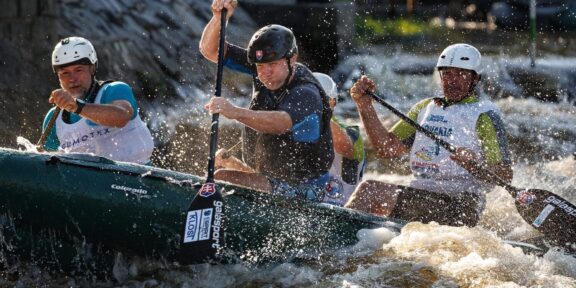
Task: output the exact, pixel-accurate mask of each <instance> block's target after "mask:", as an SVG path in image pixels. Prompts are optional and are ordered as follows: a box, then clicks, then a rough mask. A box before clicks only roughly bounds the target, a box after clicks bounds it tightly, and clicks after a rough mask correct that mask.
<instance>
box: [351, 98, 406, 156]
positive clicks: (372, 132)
mask: <svg viewBox="0 0 576 288" xmlns="http://www.w3.org/2000/svg"><path fill="white" fill-rule="evenodd" d="M357 107H358V111H359V113H360V119H362V123H364V127H365V129H366V134H367V135H368V140H370V142H371V143H372V145H373V146H374V149H375V150H376V153H377V155H378V156H379V157H380V158H394V157H400V156H402V155H403V154H405V153H406V152H407V151H408V150H407V148H406V146H404V144H403V143H402V142H401V141H400V140H399V139H398V138H397V137H396V136H395V135H394V134H392V133H390V132H388V130H387V129H386V128H385V127H384V125H382V122H380V120H379V119H378V114H376V110H374V106H372V104H371V103H370V104H369V105H363V106H360V105H358V106H357Z"/></svg>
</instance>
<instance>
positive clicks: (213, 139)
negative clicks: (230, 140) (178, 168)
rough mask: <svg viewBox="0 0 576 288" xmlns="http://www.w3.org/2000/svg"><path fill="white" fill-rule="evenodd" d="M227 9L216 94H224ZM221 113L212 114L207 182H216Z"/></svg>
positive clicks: (222, 31)
mask: <svg viewBox="0 0 576 288" xmlns="http://www.w3.org/2000/svg"><path fill="white" fill-rule="evenodd" d="M226 14H227V11H226V9H223V10H222V14H221V16H220V42H219V46H218V70H217V72H216V92H215V93H214V95H215V96H217V97H220V95H221V94H222V72H223V71H224V44H225V43H226V42H225V34H226ZM219 117H220V114H219V113H215V114H212V124H211V125H210V154H209V156H208V177H206V182H208V183H214V165H215V160H216V149H217V148H218V147H217V144H218V121H219Z"/></svg>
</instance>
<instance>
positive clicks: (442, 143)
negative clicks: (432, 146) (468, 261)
mask: <svg viewBox="0 0 576 288" xmlns="http://www.w3.org/2000/svg"><path fill="white" fill-rule="evenodd" d="M367 94H368V95H369V96H370V97H372V99H374V100H376V101H377V102H378V103H380V104H382V106H384V107H386V108H388V109H389V110H390V111H392V113H394V114H396V116H398V117H400V119H402V120H404V121H405V122H406V123H408V124H410V126H412V127H414V128H416V130H418V131H419V132H421V133H423V134H424V135H426V137H428V138H430V139H432V140H434V141H435V142H436V143H438V145H440V146H442V147H443V148H444V149H446V150H448V152H450V153H452V154H456V147H454V146H453V145H452V144H450V143H448V142H446V141H444V140H443V139H442V138H440V137H438V135H436V134H434V133H432V132H430V131H428V130H426V129H425V128H424V127H422V125H420V124H418V123H416V122H415V121H414V120H412V119H410V118H409V117H408V116H406V115H404V114H403V113H402V112H400V111H398V109H396V108H394V107H393V106H392V105H390V104H388V103H387V102H386V101H385V100H384V99H382V98H381V97H379V96H377V95H376V94H374V93H372V92H369V91H368V92H367ZM469 164H471V165H473V166H474V168H475V169H476V171H477V174H479V175H480V176H488V177H482V178H481V179H484V180H486V181H490V182H493V183H492V184H496V185H499V186H502V187H504V188H505V189H506V190H507V191H508V192H510V193H511V194H512V196H513V197H516V195H517V194H518V192H519V191H520V189H518V188H516V187H514V186H512V185H510V184H508V183H506V181H504V179H502V178H500V176H498V175H496V174H494V172H492V171H490V170H488V169H485V168H484V167H483V166H482V165H480V164H479V163H477V162H470V163H469Z"/></svg>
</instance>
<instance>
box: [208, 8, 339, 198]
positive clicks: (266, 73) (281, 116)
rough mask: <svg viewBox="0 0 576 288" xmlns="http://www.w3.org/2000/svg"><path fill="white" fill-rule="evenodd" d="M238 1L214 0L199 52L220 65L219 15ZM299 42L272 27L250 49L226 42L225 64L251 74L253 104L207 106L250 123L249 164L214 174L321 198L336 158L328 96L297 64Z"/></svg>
mask: <svg viewBox="0 0 576 288" xmlns="http://www.w3.org/2000/svg"><path fill="white" fill-rule="evenodd" d="M236 5H237V2H236V1H231V0H226V1H220V0H215V1H214V2H213V3H212V13H213V16H212V19H211V20H210V22H209V23H208V24H207V25H206V27H205V29H204V32H203V34H202V38H201V40H200V52H201V53H202V55H204V57H206V58H207V59H209V60H211V61H213V62H216V61H217V56H218V40H219V37H218V36H219V31H220V17H221V11H222V9H223V8H226V9H227V10H228V17H230V16H231V15H232V14H233V13H234V9H235V8H236ZM297 57H298V47H297V45H296V39H295V38H294V35H293V34H292V31H290V29H288V28H286V27H284V26H281V25H268V26H265V27H263V28H261V29H260V30H258V31H257V32H256V33H255V34H254V35H253V36H252V39H251V40H250V43H249V45H248V49H244V48H241V47H238V46H235V45H232V44H229V43H226V45H225V61H226V62H225V65H226V67H228V68H231V69H233V70H236V71H238V72H241V73H246V74H249V75H252V77H253V85H254V89H253V95H252V100H251V103H250V107H249V108H241V107H237V106H235V105H233V104H232V103H230V102H229V101H228V100H227V99H225V98H223V97H213V98H212V99H211V100H210V102H209V103H208V104H206V106H205V108H206V109H207V110H208V111H209V112H210V113H219V114H220V115H222V116H224V117H226V118H228V119H233V120H236V121H238V122H240V123H242V124H244V125H245V129H244V131H243V132H244V133H243V137H242V140H243V147H242V148H243V150H242V152H243V153H242V158H243V159H242V161H240V160H239V159H228V161H226V163H217V165H220V166H224V167H226V168H228V169H221V170H218V171H216V173H215V178H216V179H218V180H223V181H227V182H231V183H235V184H238V185H242V186H246V187H250V188H253V189H258V190H261V191H267V192H273V193H277V194H281V195H285V196H288V197H298V198H302V199H308V200H311V201H321V200H322V198H323V196H324V192H325V189H326V185H327V183H328V180H329V174H328V170H329V168H330V165H331V163H332V160H333V158H334V152H333V149H332V134H331V132H330V117H331V115H332V113H331V110H330V107H329V104H328V97H327V96H326V94H325V93H324V90H323V89H322V88H321V86H320V83H318V80H316V79H315V78H314V75H312V72H311V71H310V70H309V69H308V68H307V67H306V66H304V65H302V64H300V63H297V62H296V60H297ZM217 159H222V158H221V157H220V158H217Z"/></svg>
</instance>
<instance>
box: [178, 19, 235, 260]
mask: <svg viewBox="0 0 576 288" xmlns="http://www.w3.org/2000/svg"><path fill="white" fill-rule="evenodd" d="M226 12H227V11H226V9H223V10H222V14H221V16H220V42H219V47H218V70H217V74H216V93H215V95H216V96H220V94H221V92H222V71H223V69H224V43H225V42H224V41H225V31H226ZM218 117H219V114H213V115H212V125H211V130H210V154H209V156H208V177H207V178H206V182H205V183H204V185H202V187H201V188H200V190H199V191H198V194H196V196H195V197H194V199H192V202H191V203H190V206H189V207H188V211H187V213H186V220H185V221H184V227H183V228H184V234H183V235H182V243H181V245H182V246H181V247H182V248H181V249H182V250H181V255H180V262H183V264H191V263H204V262H209V261H211V260H213V259H216V258H217V257H218V256H219V254H220V252H221V251H222V248H223V247H224V230H225V226H224V215H225V213H224V203H223V197H222V194H221V193H220V191H218V190H217V187H216V184H215V183H214V160H215V154H216V144H217V142H218Z"/></svg>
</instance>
